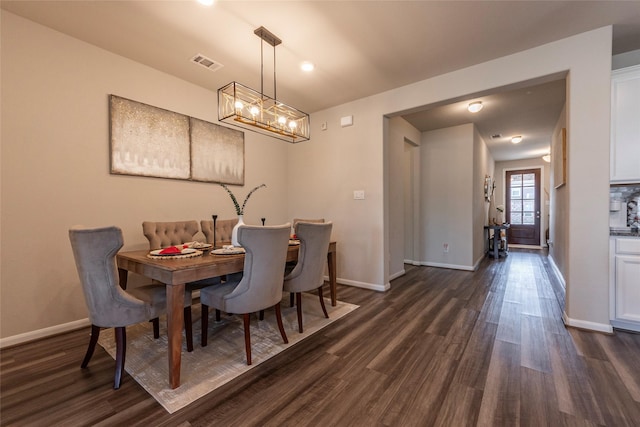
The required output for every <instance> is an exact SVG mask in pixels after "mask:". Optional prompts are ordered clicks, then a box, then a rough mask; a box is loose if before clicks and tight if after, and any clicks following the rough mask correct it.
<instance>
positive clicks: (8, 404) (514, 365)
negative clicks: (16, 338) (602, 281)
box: [0, 249, 640, 427]
mask: <svg viewBox="0 0 640 427" xmlns="http://www.w3.org/2000/svg"><path fill="white" fill-rule="evenodd" d="M405 270H406V274H405V275H404V276H401V277H399V278H398V279H396V280H394V281H393V282H392V283H391V289H390V290H389V291H388V292H384V293H383V292H373V291H368V290H363V289H358V288H354V287H349V286H343V285H339V287H338V294H339V298H340V299H341V300H343V301H347V302H351V303H353V304H358V305H360V308H358V309H357V310H355V311H354V312H352V313H351V314H349V316H346V317H344V318H342V319H340V320H339V321H337V322H335V323H333V324H331V325H329V326H328V327H327V328H325V329H323V330H321V331H319V332H317V333H316V334H314V335H312V336H311V337H310V338H307V339H305V340H303V341H302V342H300V343H298V344H296V345H295V346H292V347H290V348H289V349H287V350H286V351H285V352H283V353H281V354H279V355H277V356H276V357H274V358H272V359H270V360H268V361H266V362H264V363H262V364H261V365H259V366H257V367H255V368H254V369H252V370H250V371H248V372H246V373H245V374H243V375H241V376H240V377H238V378H236V379H235V380H233V381H231V382H229V383H227V384H225V385H224V386H222V387H220V388H219V389H218V390H216V391H214V392H212V393H210V394H208V395H206V396H204V397H202V398H201V399H198V400H197V401H196V402H194V403H192V404H191V405H189V406H188V407H186V408H184V409H182V410H180V411H177V412H176V413H174V414H168V413H167V412H166V411H165V410H164V409H163V408H162V407H161V406H160V405H159V404H158V403H157V402H155V400H153V398H151V397H150V396H149V395H148V394H147V393H146V392H145V391H144V389H142V387H140V385H139V384H137V383H136V382H135V381H134V380H133V379H132V378H131V377H130V376H129V375H125V377H124V378H123V383H122V387H121V388H120V390H117V391H116V390H113V389H112V382H113V373H114V361H113V359H112V358H111V357H110V356H109V355H107V354H106V352H105V351H104V350H103V349H102V348H100V347H99V348H97V349H96V353H95V354H94V357H93V359H92V360H91V363H90V365H89V368H88V369H85V370H82V369H80V368H79V363H80V361H81V360H82V357H83V356H84V352H85V350H86V345H87V344H88V338H89V329H88V328H85V329H82V330H78V331H74V332H70V333H67V334H63V335H59V336H56V337H50V338H46V339H42V340H39V341H36V342H33V343H28V344H24V345H20V346H16V347H12V348H7V349H3V350H2V351H0V395H1V396H0V397H1V399H0V425H2V426H5V425H6V426H10V425H11V426H13V425H16V426H25V425H38V426H39V425H46V426H49V425H65V426H66V425H72V426H76V425H105V426H106V425H127V426H138V425H139V426H149V425H153V426H172V427H174V426H184V427H186V426H190V427H191V426H210V425H224V426H242V427H245V426H278V427H279V426H296V427H297V426H317V425H332V426H333V425H335V426H347V425H349V426H351V425H352V426H361V425H362V426H381V427H382V426H403V427H404V426H427V425H429V426H431V425H436V426H476V425H477V426H492V427H493V426H502V425H509V426H517V425H545V426H551V425H553V426H556V425H557V426H615V427H617V426H626V425H635V426H638V425H640V422H639V421H638V420H640V402H638V400H639V398H640V375H639V374H638V372H640V335H638V334H631V333H626V332H623V331H616V333H615V334H614V335H611V336H608V335H603V334H598V333H590V332H587V331H582V330H577V329H567V328H565V327H564V325H563V323H562V320H561V317H562V313H563V303H564V294H563V292H564V291H563V289H562V286H561V284H560V282H559V281H558V280H557V279H556V278H555V276H554V275H553V269H552V266H551V264H550V263H549V261H548V260H547V258H546V255H545V254H544V252H541V251H533V250H522V249H515V250H512V251H511V252H510V254H509V256H508V257H507V258H500V259H497V260H493V259H489V258H487V259H484V260H482V262H481V263H480V264H479V268H478V270H477V271H475V272H469V271H456V270H447V269H442V268H434V267H417V266H412V265H406V266H405ZM324 292H325V295H326V296H328V287H327V286H325V289H324ZM194 310H195V311H194V313H196V315H197V313H198V311H199V310H198V307H197V306H196V307H195V309H194Z"/></svg>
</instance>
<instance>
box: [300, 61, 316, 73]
mask: <svg viewBox="0 0 640 427" xmlns="http://www.w3.org/2000/svg"><path fill="white" fill-rule="evenodd" d="M314 68H316V66H315V65H313V63H312V62H309V61H305V62H303V63H302V64H300V69H301V70H302V71H307V72H309V71H313V70H314Z"/></svg>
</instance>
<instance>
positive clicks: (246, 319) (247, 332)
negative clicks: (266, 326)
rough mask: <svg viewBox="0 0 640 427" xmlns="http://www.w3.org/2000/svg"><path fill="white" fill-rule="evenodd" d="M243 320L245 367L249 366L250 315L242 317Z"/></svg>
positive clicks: (246, 314)
mask: <svg viewBox="0 0 640 427" xmlns="http://www.w3.org/2000/svg"><path fill="white" fill-rule="evenodd" d="M242 317H243V319H244V349H245V352H246V353H247V365H251V325H250V323H251V314H249V313H245V314H243V315H242Z"/></svg>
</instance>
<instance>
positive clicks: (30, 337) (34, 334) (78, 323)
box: [0, 318, 91, 348]
mask: <svg viewBox="0 0 640 427" xmlns="http://www.w3.org/2000/svg"><path fill="white" fill-rule="evenodd" d="M90 325H91V322H89V319H87V318H85V319H80V320H75V321H73V322H69V323H63V324H61V325H56V326H50V327H48V328H44V329H38V330H36V331H31V332H25V333H24V334H18V335H13V336H11V337H6V338H0V348H5V347H11V346H13V345H18V344H23V343H26V342H29V341H35V340H37V339H40V338H45V337H50V336H52V335H58V334H61V333H64V332H69V331H74V330H76V329H80V328H84V327H85V326H90Z"/></svg>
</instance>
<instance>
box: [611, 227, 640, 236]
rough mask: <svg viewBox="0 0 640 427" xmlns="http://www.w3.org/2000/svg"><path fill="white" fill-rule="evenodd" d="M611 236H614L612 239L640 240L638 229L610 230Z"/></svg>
mask: <svg viewBox="0 0 640 427" xmlns="http://www.w3.org/2000/svg"><path fill="white" fill-rule="evenodd" d="M609 236H612V237H637V238H640V232H638V230H637V229H635V230H633V231H632V230H631V229H630V228H627V229H612V230H609Z"/></svg>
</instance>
